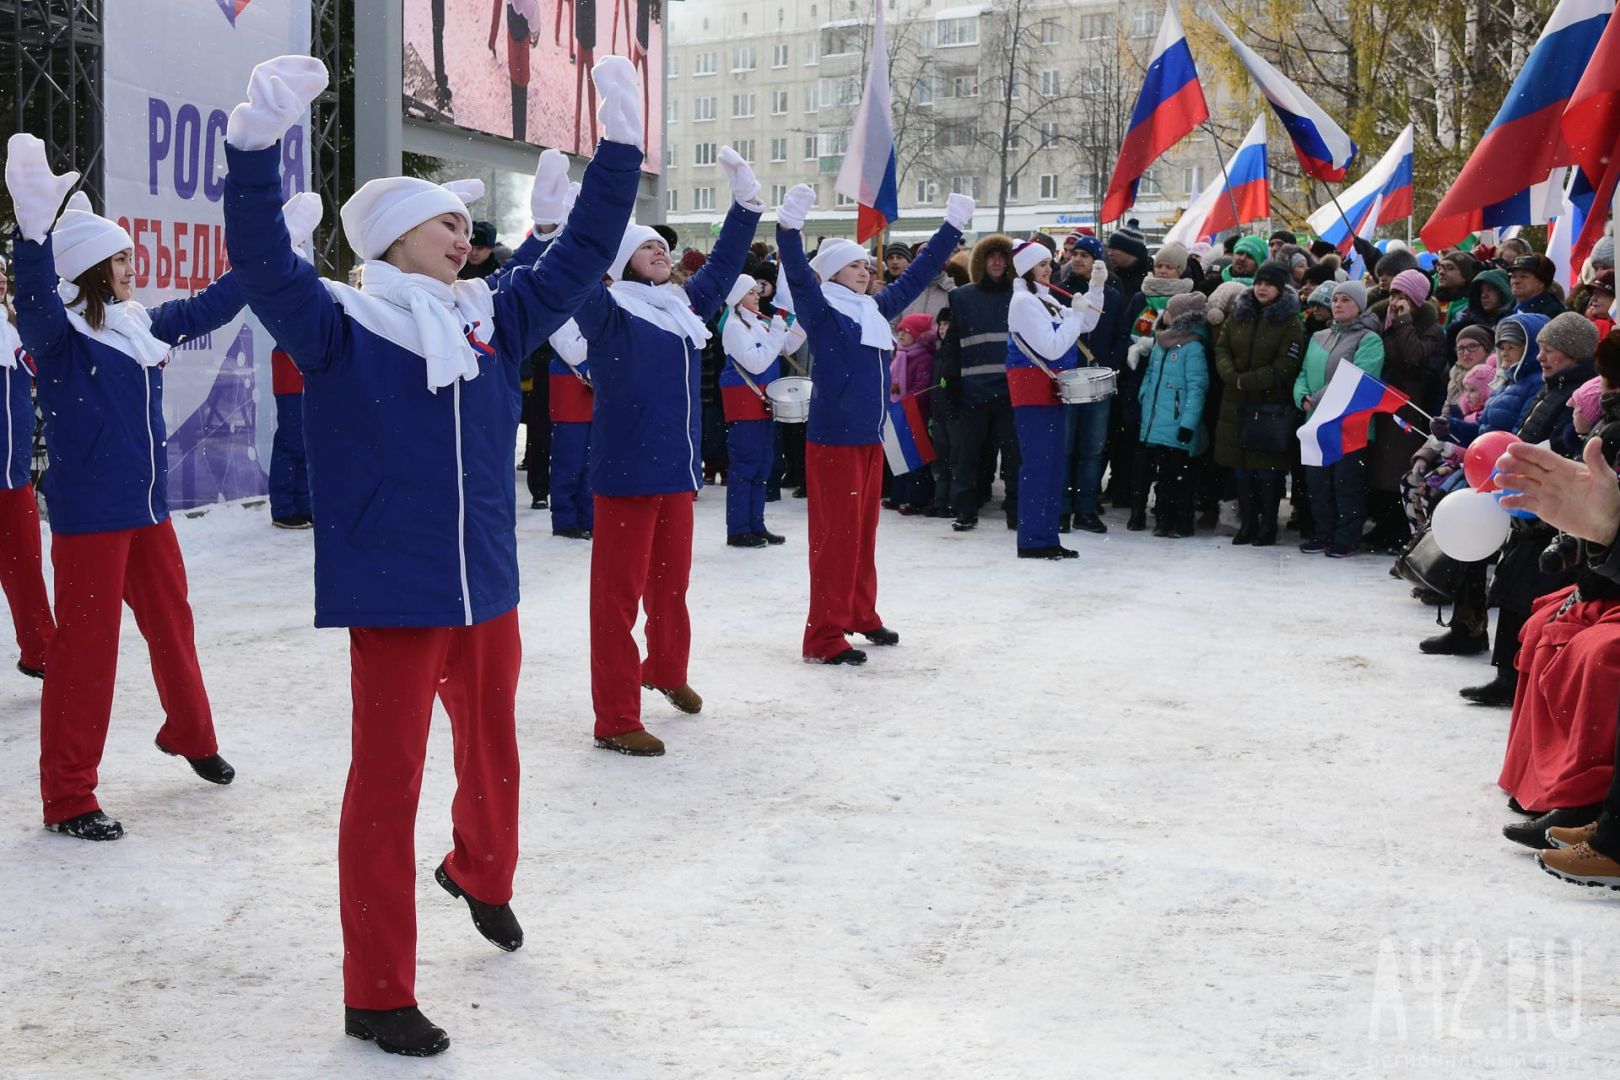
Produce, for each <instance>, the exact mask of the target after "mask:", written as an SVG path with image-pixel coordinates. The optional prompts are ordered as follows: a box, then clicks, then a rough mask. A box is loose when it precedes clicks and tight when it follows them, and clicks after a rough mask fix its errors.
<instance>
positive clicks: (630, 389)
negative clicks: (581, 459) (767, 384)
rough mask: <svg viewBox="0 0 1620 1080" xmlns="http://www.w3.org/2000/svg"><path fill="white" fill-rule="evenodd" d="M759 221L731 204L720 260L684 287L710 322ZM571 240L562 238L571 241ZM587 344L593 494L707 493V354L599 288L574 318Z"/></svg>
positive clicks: (714, 256) (718, 244)
mask: <svg viewBox="0 0 1620 1080" xmlns="http://www.w3.org/2000/svg"><path fill="white" fill-rule="evenodd" d="M758 224H759V212H758V211H756V210H751V209H749V208H748V207H746V206H743V205H742V204H740V203H737V202H733V203H732V204H731V210H730V211H729V212H728V213H727V214H726V222H725V225H724V226H723V227H722V228H721V229H720V237H719V239H718V240H716V241H715V244H714V251H713V252H711V253H710V255H709V259H708V261H707V262H705V263H704V264H703V268H702V269H700V270H699V271H698V272H697V273H695V274H693V275H692V276H691V277H690V278H688V279H687V281H686V284H685V285H683V286H680V288H684V289H685V290H686V297H687V299H688V300H689V301H691V307H692V311H693V313H694V314H695V315H696V316H697V317H698V318H699V319H701V320H702V321H704V322H708V321H709V320H710V319H712V318H713V317H714V316H715V314H716V313H717V312H719V310H720V308H721V307H723V306H724V305H725V302H726V295H727V294H728V293H729V292H731V286H732V285H733V284H734V283H735V282H736V280H737V275H738V274H740V273H742V266H743V259H744V258H746V257H747V255H748V245H749V244H750V243H752V242H753V239H754V229H755V227H756V226H758ZM566 235H567V231H566V230H565V231H564V236H566ZM574 321H575V322H577V323H578V324H579V331H580V333H581V334H583V335H584V336H585V340H586V341H587V342H589V343H590V351H589V357H590V365H591V366H590V372H591V384H592V386H594V387H595V389H596V402H595V410H594V412H593V413H592V415H591V490H592V491H594V492H595V493H596V494H598V495H608V496H625V495H670V494H674V493H675V492H679V491H696V490H698V488H700V487H702V486H703V464H702V460H701V457H700V453H701V450H702V446H703V438H702V424H703V409H702V406H701V405H700V404H699V401H698V377H699V374H700V371H701V368H702V363H703V347H702V346H701V345H696V344H693V342H692V340H691V339H690V338H687V337H682V336H680V335H678V334H676V333H674V332H672V331H670V330H667V329H665V328H664V327H662V326H659V325H657V324H655V323H653V322H651V321H650V320H648V319H644V318H641V317H640V316H638V315H632V314H631V313H630V312H629V311H627V310H625V309H624V308H622V307H620V306H619V304H618V303H617V302H616V301H615V300H614V299H613V292H612V290H610V289H608V288H607V287H606V286H604V285H602V284H600V283H598V284H597V285H596V286H595V287H594V288H593V289H592V290H591V291H590V293H589V295H587V296H586V298H585V301H584V303H582V304H581V305H580V308H579V311H578V312H577V313H576V314H575V315H574Z"/></svg>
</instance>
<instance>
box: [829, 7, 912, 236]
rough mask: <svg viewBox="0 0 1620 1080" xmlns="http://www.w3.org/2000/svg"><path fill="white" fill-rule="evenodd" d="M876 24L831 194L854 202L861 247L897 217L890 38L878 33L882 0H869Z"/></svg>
mask: <svg viewBox="0 0 1620 1080" xmlns="http://www.w3.org/2000/svg"><path fill="white" fill-rule="evenodd" d="M872 9H873V11H874V12H876V16H875V18H876V20H877V21H876V26H875V28H874V30H873V35H872V65H871V67H870V68H868V69H867V72H866V91H865V92H864V93H863V94H862V95H861V105H860V109H859V110H858V111H857V112H856V113H855V128H854V130H852V131H851V132H850V133H849V149H848V151H846V152H845V154H844V163H843V165H842V166H840V167H839V169H838V179H837V180H836V181H834V182H833V190H834V191H837V192H838V193H839V194H840V195H846V196H848V197H849V198H851V199H854V200H855V202H856V203H857V204H858V210H857V212H856V215H855V217H856V220H855V239H856V240H857V242H859V243H862V244H864V243H866V242H867V241H868V240H870V239H871V238H872V237H874V236H876V235H877V234H878V233H880V232H882V231H883V230H884V229H887V228H888V227H889V225H890V224H891V223H893V222H895V221H898V220H899V218H900V191H899V187H898V184H897V181H896V179H895V176H896V172H895V163H894V122H893V121H892V120H891V119H890V115H889V109H890V98H889V40H888V37H887V35H886V34H885V33H884V29H883V0H873V3H872Z"/></svg>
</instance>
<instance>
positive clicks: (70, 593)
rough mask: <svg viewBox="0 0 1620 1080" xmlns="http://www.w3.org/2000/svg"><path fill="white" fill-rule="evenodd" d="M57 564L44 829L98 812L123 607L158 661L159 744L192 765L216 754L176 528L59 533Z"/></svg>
mask: <svg viewBox="0 0 1620 1080" xmlns="http://www.w3.org/2000/svg"><path fill="white" fill-rule="evenodd" d="M51 566H52V567H53V568H55V571H56V618H57V624H56V635H55V636H54V637H53V638H51V644H50V649H49V650H48V651H47V652H46V654H45V670H46V679H45V687H44V689H43V691H42V692H41V694H40V710H39V712H40V724H39V729H40V731H39V742H40V746H39V787H40V794H41V795H42V796H43V797H44V799H45V823H46V824H47V825H52V824H55V823H56V822H59V821H67V820H68V819H70V818H75V817H78V816H79V815H80V814H88V813H89V812H90V811H92V810H99V809H100V806H99V804H98V803H97V802H96V771H97V769H98V768H99V766H100V765H101V752H102V749H103V748H104V747H105V746H106V744H107V720H108V717H109V716H110V715H111V713H112V700H113V679H114V676H116V675H117V673H118V626H119V622H120V620H121V618H122V615H123V610H122V605H123V604H126V603H127V604H128V605H129V609H130V611H132V612H134V613H135V625H136V626H138V627H139V628H140V631H141V636H142V637H144V638H145V639H146V648H147V651H148V652H149V653H150V654H151V657H152V678H153V680H154V681H155V682H156V683H157V692H158V700H159V701H160V702H161V703H162V705H163V714H164V717H165V720H164V724H163V727H162V729H161V730H159V731H158V735H157V737H158V741H159V742H161V743H162V744H163V746H164V748H165V749H167V750H171V751H173V752H174V753H176V754H180V755H182V756H183V757H188V758H191V757H208V756H209V755H211V754H217V753H218V752H219V744H218V743H217V742H215V741H214V718H213V714H212V713H211V712H210V711H209V708H208V691H207V690H205V689H204V688H203V680H202V670H201V669H200V668H199V667H198V666H197V645H196V639H195V634H194V631H193V629H192V624H191V605H190V604H189V603H188V602H187V600H186V565H185V562H184V561H183V560H182V559H181V557H180V543H179V541H178V540H176V539H175V536H174V526H173V525H172V524H171V523H170V522H169V521H168V520H167V519H165V520H164V521H163V523H162V524H159V525H146V526H143V527H142V528H139V529H121V530H118V531H116V532H100V533H83V534H81V535H77V536H65V535H63V534H61V533H55V534H53V535H52V536H51Z"/></svg>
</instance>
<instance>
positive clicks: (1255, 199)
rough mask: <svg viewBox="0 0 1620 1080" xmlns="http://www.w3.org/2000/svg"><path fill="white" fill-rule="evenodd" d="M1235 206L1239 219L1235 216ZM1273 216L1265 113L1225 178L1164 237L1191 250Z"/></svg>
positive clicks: (1234, 156)
mask: <svg viewBox="0 0 1620 1080" xmlns="http://www.w3.org/2000/svg"><path fill="white" fill-rule="evenodd" d="M1228 184H1230V187H1229V186H1228ZM1234 205H1235V206H1236V207H1237V217H1236V218H1234V217H1233V216H1232V207H1233V206H1234ZM1270 216H1271V170H1270V169H1269V167H1268V166H1267V164H1266V114H1265V113H1261V114H1260V115H1259V117H1257V118H1256V119H1255V121H1254V126H1253V127H1251V128H1250V129H1249V133H1248V134H1247V135H1245V136H1244V137H1243V141H1242V142H1241V143H1238V147H1237V149H1236V150H1234V151H1232V156H1231V157H1230V158H1228V159H1227V162H1226V173H1225V175H1223V176H1217V177H1216V178H1215V182H1214V183H1212V184H1210V185H1209V186H1208V187H1206V188H1204V190H1203V192H1202V193H1201V194H1199V196H1198V198H1196V199H1194V200H1193V203H1192V205H1191V206H1189V207H1187V212H1186V213H1184V214H1182V215H1181V217H1180V219H1179V220H1177V221H1176V223H1175V224H1174V225H1172V226H1170V231H1169V232H1167V233H1165V234H1164V242H1165V243H1166V244H1168V243H1170V242H1171V241H1175V242H1176V243H1178V244H1184V245H1188V246H1190V245H1192V244H1196V243H1198V242H1199V241H1200V240H1209V239H1212V238H1213V237H1215V236H1216V235H1218V234H1220V233H1223V232H1225V231H1226V230H1227V229H1235V228H1237V227H1238V226H1239V225H1242V224H1243V223H1244V222H1248V221H1259V220H1260V219H1261V218H1266V217H1270Z"/></svg>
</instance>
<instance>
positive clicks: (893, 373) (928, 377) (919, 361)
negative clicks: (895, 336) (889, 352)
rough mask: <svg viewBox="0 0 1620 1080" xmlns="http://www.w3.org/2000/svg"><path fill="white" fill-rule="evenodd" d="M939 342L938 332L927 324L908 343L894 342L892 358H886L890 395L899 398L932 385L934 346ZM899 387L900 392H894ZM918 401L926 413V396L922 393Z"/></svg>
mask: <svg viewBox="0 0 1620 1080" xmlns="http://www.w3.org/2000/svg"><path fill="white" fill-rule="evenodd" d="M938 345H939V335H938V334H937V333H935V332H934V329H933V328H932V327H929V329H928V330H927V332H925V333H924V334H923V335H922V336H921V337H919V338H918V339H917V340H915V341H913V342H912V343H911V344H910V345H896V346H895V349H894V359H892V360H890V361H889V385H890V388H891V394H890V397H891V399H893V400H895V401H898V400H900V399H901V398H905V397H910V396H912V395H913V394H923V391H925V390H927V389H928V388H929V387H931V386H933V385H934V382H935V379H934V350H935V349H936V348H937V347H938ZM894 387H898V388H899V393H898V394H895V393H893V392H892V391H893V388H894ZM917 404H918V405H919V406H921V408H922V409H923V416H924V417H925V418H926V417H927V415H928V397H927V395H926V394H924V395H923V396H922V397H920V398H918V401H917Z"/></svg>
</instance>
